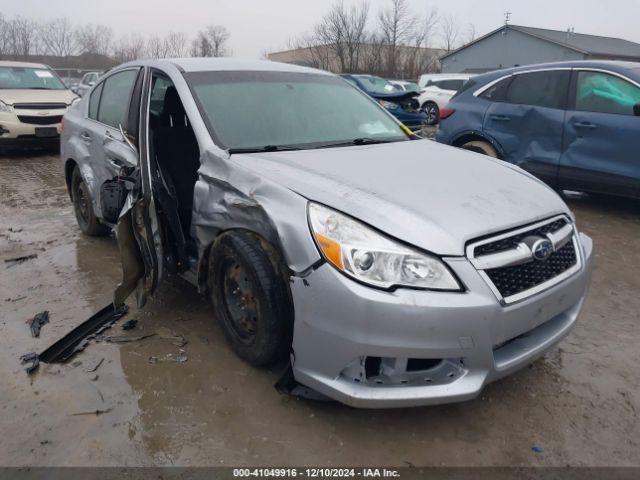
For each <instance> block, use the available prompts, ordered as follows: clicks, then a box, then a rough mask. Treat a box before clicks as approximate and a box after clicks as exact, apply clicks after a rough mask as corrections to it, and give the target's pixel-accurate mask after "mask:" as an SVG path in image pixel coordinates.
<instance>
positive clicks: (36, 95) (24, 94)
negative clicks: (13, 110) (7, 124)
mask: <svg viewBox="0 0 640 480" xmlns="http://www.w3.org/2000/svg"><path fill="white" fill-rule="evenodd" d="M76 97H77V95H76V94H74V93H73V92H72V91H71V90H36V89H15V90H14V89H5V90H2V89H0V100H2V101H3V102H4V103H6V104H7V105H13V104H15V103H66V104H67V105H70V104H71V102H72V101H73V99H74V98H76Z"/></svg>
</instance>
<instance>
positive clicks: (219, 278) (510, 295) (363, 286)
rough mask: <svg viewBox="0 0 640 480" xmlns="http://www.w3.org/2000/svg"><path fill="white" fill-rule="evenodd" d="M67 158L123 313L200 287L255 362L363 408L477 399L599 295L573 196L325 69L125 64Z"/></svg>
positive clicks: (68, 119) (92, 101)
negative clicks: (181, 283) (165, 284)
mask: <svg viewBox="0 0 640 480" xmlns="http://www.w3.org/2000/svg"><path fill="white" fill-rule="evenodd" d="M62 158H63V162H64V172H65V176H66V179H67V185H68V187H69V192H70V195H71V199H72V201H73V203H74V206H75V211H76V216H77V219H78V223H79V225H80V228H81V229H82V230H83V231H84V232H85V233H86V234H89V235H102V234H107V233H108V232H109V230H110V229H112V228H113V229H115V231H116V234H117V238H118V243H119V245H120V249H121V252H122V265H123V282H122V284H121V285H120V286H119V287H118V289H117V291H116V294H115V303H116V305H120V304H122V303H123V302H124V300H125V299H126V297H127V296H128V295H129V294H130V293H132V292H133V291H136V292H137V298H138V303H139V304H140V305H142V304H144V301H145V299H146V297H147V296H148V295H152V294H154V292H156V290H157V287H158V285H159V284H160V283H161V282H162V280H163V278H165V276H166V275H167V274H172V275H180V276H182V277H184V278H186V279H187V280H188V281H190V282H191V283H193V284H194V285H196V286H197V287H198V288H199V290H200V291H201V292H202V293H204V294H206V295H207V296H208V297H209V298H210V299H211V302H212V305H213V315H212V318H213V317H216V318H217V319H218V321H219V322H220V325H221V327H222V330H223V332H224V333H225V335H226V337H227V339H228V340H229V342H230V343H231V345H232V346H233V348H234V349H235V351H236V352H237V353H238V355H239V356H241V357H242V358H243V359H245V360H247V361H248V362H250V363H251V364H254V365H265V364H268V363H272V362H274V361H276V360H277V359H278V358H281V357H282V356H283V355H284V356H285V357H288V358H289V359H290V364H291V370H290V373H291V378H290V380H291V382H298V383H299V384H302V385H304V386H306V387H309V388H311V389H314V390H316V391H318V392H320V393H322V394H324V395H327V396H329V397H331V398H334V399H338V400H340V401H343V402H345V403H348V404H350V405H354V406H360V407H399V406H410V405H424V404H433V403H442V402H452V401H461V400H465V399H470V398H473V397H475V396H476V395H478V393H479V392H480V390H481V389H482V387H483V386H484V385H485V384H486V383H488V382H491V381H493V380H495V379H497V378H500V377H502V376H504V375H507V374H509V373H511V372H513V371H515V370H517V369H519V368H522V367H523V366H525V365H527V364H529V363H530V362H532V361H533V360H535V359H536V358H538V357H540V356H541V355H543V354H544V353H545V352H546V351H547V350H549V349H550V348H551V347H552V346H553V345H555V344H556V343H557V342H558V341H559V340H560V339H561V338H563V337H564V336H565V335H566V334H567V333H568V332H569V331H570V330H571V328H572V327H573V325H574V324H575V322H576V319H577V317H578V313H579V311H580V309H581V306H582V304H583V301H584V298H585V295H586V291H587V285H588V283H589V277H590V271H591V258H592V243H591V240H590V239H589V238H588V237H586V236H585V235H583V234H581V233H578V230H577V228H576V225H575V223H574V218H573V216H572V214H571V212H570V211H569V209H568V208H567V206H566V205H565V204H564V202H563V201H562V200H561V199H560V198H559V197H558V196H557V195H556V194H555V193H554V192H553V191H552V190H550V189H549V188H548V187H546V186H545V185H544V184H543V183H541V182H540V181H538V180H536V179H534V178H533V177H531V176H530V175H529V174H527V173H525V172H523V171H522V170H520V169H519V168H517V167H513V166H509V165H506V164H504V163H503V162H498V161H495V160H493V159H489V158H487V157H484V156H480V155H477V154H474V153H470V152H465V151H462V150H458V149H454V148H451V147H447V146H443V145H439V144H436V143H434V142H431V141H429V140H424V139H420V138H418V137H416V136H415V135H413V134H411V132H409V131H407V129H406V128H403V126H402V125H401V124H400V123H398V121H397V120H395V119H394V118H393V117H392V116H391V115H390V114H389V113H387V112H386V111H385V110H384V109H383V108H381V107H380V106H379V105H378V103H377V102H375V101H374V100H372V99H371V98H370V97H368V96H366V95H365V94H363V93H361V92H360V91H358V90H357V89H355V88H353V87H351V86H350V85H349V84H347V82H345V81H344V80H342V79H341V78H339V77H337V76H334V75H332V74H329V73H326V72H321V71H317V70H312V69H308V68H302V67H297V66H293V65H283V64H277V63H271V62H243V61H235V60H227V59H183V60H153V61H151V60H150V61H143V62H134V63H129V64H125V65H122V66H120V67H118V68H116V69H114V70H113V71H110V72H109V73H108V74H106V75H105V77H103V78H102V79H101V80H100V81H99V82H98V83H97V84H96V85H95V86H94V87H93V88H92V90H91V91H90V92H89V93H88V94H87V95H85V97H84V98H83V100H82V101H81V102H79V104H78V105H76V106H74V108H72V109H71V111H70V112H69V113H68V114H67V115H66V116H65V128H64V133H63V137H62ZM211 368H217V367H216V366H215V365H212V366H211Z"/></svg>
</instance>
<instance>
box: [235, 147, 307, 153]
mask: <svg viewBox="0 0 640 480" xmlns="http://www.w3.org/2000/svg"><path fill="white" fill-rule="evenodd" d="M292 150H302V149H301V148H300V147H294V146H292V145H265V146H263V147H238V148H230V149H229V153H230V154H232V155H233V154H234V153H259V152H289V151H292Z"/></svg>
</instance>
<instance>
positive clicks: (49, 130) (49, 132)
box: [36, 127, 58, 137]
mask: <svg viewBox="0 0 640 480" xmlns="http://www.w3.org/2000/svg"><path fill="white" fill-rule="evenodd" d="M57 136H58V129H57V128H56V127H38V128H36V137H57Z"/></svg>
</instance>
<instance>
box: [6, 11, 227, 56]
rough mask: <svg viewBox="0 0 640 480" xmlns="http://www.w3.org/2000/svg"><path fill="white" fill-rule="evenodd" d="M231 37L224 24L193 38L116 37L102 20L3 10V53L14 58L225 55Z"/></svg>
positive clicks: (174, 34) (175, 34)
mask: <svg viewBox="0 0 640 480" xmlns="http://www.w3.org/2000/svg"><path fill="white" fill-rule="evenodd" d="M230 37H231V35H230V33H229V31H228V30H227V29H226V28H225V27H224V26H222V25H209V26H207V27H205V28H204V29H202V30H200V31H198V32H197V33H196V35H195V37H194V38H192V39H189V37H188V36H187V35H185V34H184V33H183V32H169V33H168V34H166V35H164V36H160V35H151V36H147V37H145V36H142V35H139V34H128V35H124V36H121V37H119V38H116V36H115V35H114V33H113V30H112V29H111V28H110V27H107V26H105V25H101V24H89V25H73V23H72V22H71V21H70V20H69V19H68V18H64V17H62V18H55V19H52V20H49V21H44V22H37V21H35V20H32V19H30V18H25V17H21V16H17V17H13V18H5V17H4V16H3V15H2V14H1V13H0V55H2V56H9V57H14V58H24V57H27V56H29V55H51V56H56V57H63V58H64V57H71V56H74V55H82V54H97V55H105V56H109V57H111V58H113V59H114V60H116V61H117V62H126V61H130V60H135V59H138V58H165V57H185V56H190V57H223V56H227V55H230V54H231V51H230V49H229V39H230Z"/></svg>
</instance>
